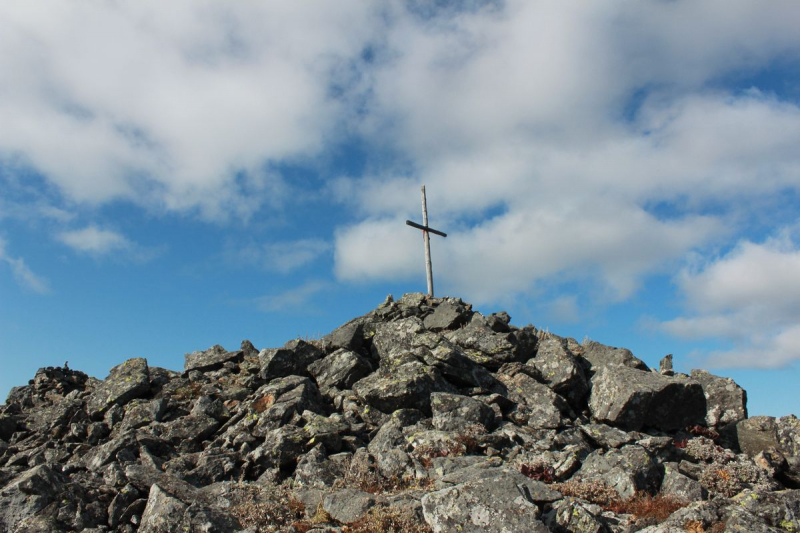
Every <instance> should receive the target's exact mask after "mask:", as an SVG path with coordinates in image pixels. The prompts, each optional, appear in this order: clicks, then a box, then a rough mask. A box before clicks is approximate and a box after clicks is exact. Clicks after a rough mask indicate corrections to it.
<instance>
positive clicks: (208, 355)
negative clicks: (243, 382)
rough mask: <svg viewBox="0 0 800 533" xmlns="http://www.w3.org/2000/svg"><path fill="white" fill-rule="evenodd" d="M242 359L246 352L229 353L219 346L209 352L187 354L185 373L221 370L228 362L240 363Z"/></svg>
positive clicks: (184, 365)
mask: <svg viewBox="0 0 800 533" xmlns="http://www.w3.org/2000/svg"><path fill="white" fill-rule="evenodd" d="M251 346H252V345H251ZM242 359H244V352H243V351H242V350H237V351H235V352H229V351H227V350H226V349H225V348H223V347H222V346H220V345H219V344H217V345H214V346H212V347H211V348H209V349H208V350H203V351H200V352H192V353H187V354H186V355H185V356H184V363H183V371H184V372H190V371H192V370H199V371H201V372H203V371H206V370H213V369H217V368H221V367H222V365H223V364H225V363H227V362H228V361H232V362H235V363H238V362H240V361H242Z"/></svg>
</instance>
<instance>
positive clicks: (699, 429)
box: [686, 424, 719, 442]
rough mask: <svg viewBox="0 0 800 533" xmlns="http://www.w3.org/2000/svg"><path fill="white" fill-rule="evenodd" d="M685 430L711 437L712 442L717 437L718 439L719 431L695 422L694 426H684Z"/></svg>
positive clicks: (696, 434)
mask: <svg viewBox="0 0 800 533" xmlns="http://www.w3.org/2000/svg"><path fill="white" fill-rule="evenodd" d="M686 431H687V432H689V433H691V434H692V435H695V436H698V437H705V438H707V439H711V440H713V441H714V442H717V439H719V433H717V432H716V431H714V430H713V429H710V428H707V427H703V426H700V425H697V424H695V425H694V426H689V427H688V428H686Z"/></svg>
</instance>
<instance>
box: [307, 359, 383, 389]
mask: <svg viewBox="0 0 800 533" xmlns="http://www.w3.org/2000/svg"><path fill="white" fill-rule="evenodd" d="M308 372H309V373H310V374H311V375H312V376H313V377H314V380H315V381H316V382H317V386H319V388H320V389H321V390H323V391H324V390H326V389H330V388H332V387H335V388H337V389H349V388H351V387H352V386H353V384H354V383H355V382H356V381H358V380H359V379H361V378H363V377H364V376H366V375H367V374H369V373H370V372H372V365H371V364H370V363H369V361H367V359H366V358H365V357H363V356H361V355H359V354H357V353H355V352H352V351H350V350H345V349H339V350H337V351H335V352H333V353H332V354H330V355H328V356H326V357H324V358H323V359H319V360H318V361H315V362H313V363H311V364H310V365H308Z"/></svg>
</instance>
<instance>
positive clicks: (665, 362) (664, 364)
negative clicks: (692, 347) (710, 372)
mask: <svg viewBox="0 0 800 533" xmlns="http://www.w3.org/2000/svg"><path fill="white" fill-rule="evenodd" d="M658 372H659V374H664V375H665V376H673V375H675V371H674V370H673V369H672V354H671V353H670V354H667V355H665V356H664V357H662V358H661V361H659V362H658ZM692 377H694V376H692Z"/></svg>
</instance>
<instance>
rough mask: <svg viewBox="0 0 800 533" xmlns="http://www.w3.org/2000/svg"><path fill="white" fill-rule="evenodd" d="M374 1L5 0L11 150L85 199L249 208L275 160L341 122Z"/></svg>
mask: <svg viewBox="0 0 800 533" xmlns="http://www.w3.org/2000/svg"><path fill="white" fill-rule="evenodd" d="M370 17H372V12H371V10H369V9H365V8H364V5H363V4H362V3H360V2H355V1H344V2H336V3H335V4H332V3H330V2H324V1H320V2H304V3H302V4H292V5H286V6H278V5H272V4H271V5H257V4H241V3H236V4H220V3H218V2H213V1H200V2H189V1H183V0H178V1H176V2H170V4H169V5H168V6H167V5H165V4H164V3H163V2H157V1H143V2H135V3H121V4H120V3H112V4H101V5H99V4H96V3H93V2H75V3H70V4H60V5H54V6H50V8H47V9H44V8H43V7H42V6H36V5H33V4H31V3H28V2H19V1H14V0H12V1H11V2H9V3H4V4H3V5H2V6H1V7H0V69H1V70H2V71H3V73H4V77H3V81H2V82H0V92H2V95H3V98H2V99H0V120H2V123H3V128H2V130H1V131H0V157H2V159H0V161H5V162H6V163H8V161H10V159H9V158H13V161H14V162H15V164H19V166H20V167H22V168H25V169H31V168H32V169H35V170H36V171H38V172H39V173H41V174H42V175H43V176H44V177H45V178H46V179H47V180H48V182H50V183H52V184H54V185H55V186H56V187H58V189H59V190H60V191H61V192H62V193H63V195H65V196H66V197H67V198H69V199H70V200H72V201H76V202H79V203H88V204H101V203H105V202H108V201H111V200H115V199H123V200H129V201H134V202H137V203H139V204H141V205H144V206H147V207H148V208H151V209H166V210H177V211H185V210H198V211H200V212H201V213H202V214H203V215H205V216H207V217H211V218H221V217H225V216H229V215H230V214H233V215H238V216H247V215H248V214H249V213H252V212H253V211H254V210H256V209H258V207H260V206H262V205H270V204H271V205H278V202H279V201H280V193H281V191H282V190H283V186H282V184H281V177H280V176H279V175H278V174H277V173H276V172H274V171H273V170H272V167H273V166H274V165H275V164H278V163H281V162H291V161H294V160H297V159H302V158H304V157H310V156H314V155H315V154H317V153H319V152H320V151H321V150H323V148H324V146H325V143H326V142H327V141H329V136H330V135H331V134H332V132H333V128H334V126H335V125H336V124H337V123H339V122H340V121H341V119H342V118H341V117H342V110H341V107H342V102H341V99H338V98H336V97H335V94H334V92H335V89H336V88H337V87H339V88H341V87H347V85H348V84H349V83H350V76H351V74H350V70H351V69H350V68H349V65H350V64H351V62H352V61H353V60H354V59H358V57H359V54H360V53H361V50H362V47H363V46H364V41H365V39H366V37H365V32H369V31H371V29H372V27H373V25H372V24H370V23H368V22H369V19H370Z"/></svg>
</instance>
